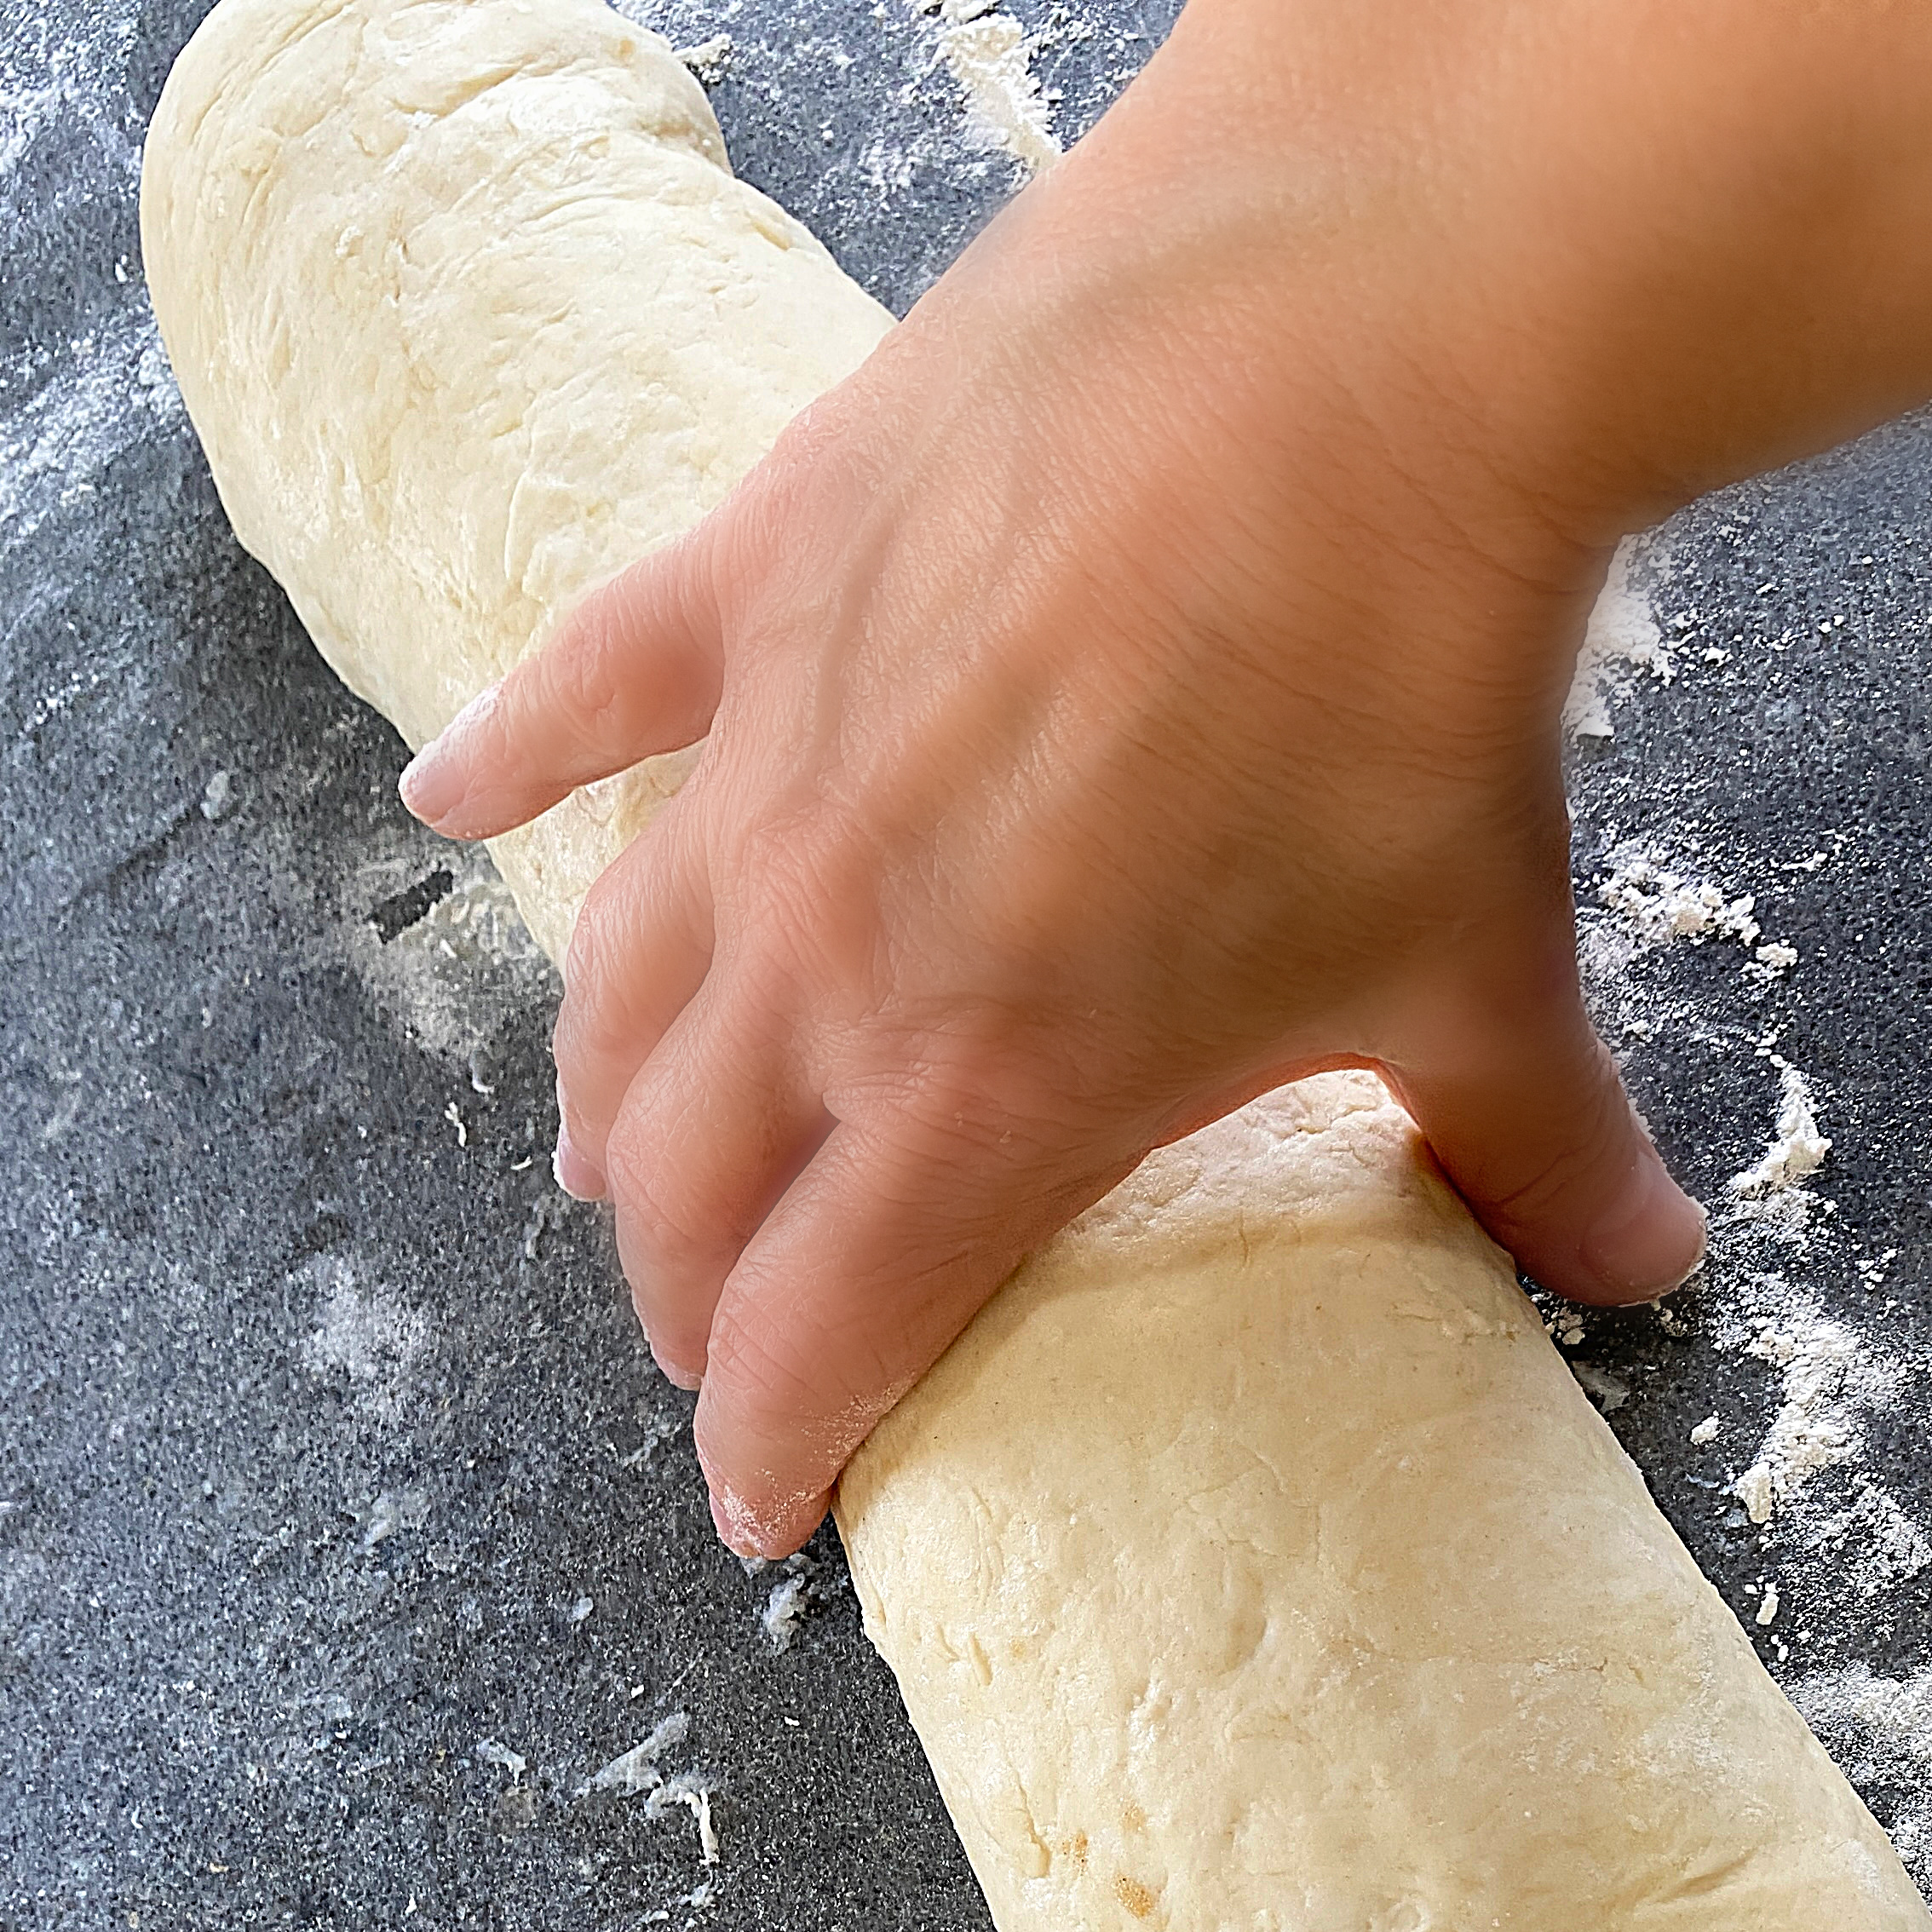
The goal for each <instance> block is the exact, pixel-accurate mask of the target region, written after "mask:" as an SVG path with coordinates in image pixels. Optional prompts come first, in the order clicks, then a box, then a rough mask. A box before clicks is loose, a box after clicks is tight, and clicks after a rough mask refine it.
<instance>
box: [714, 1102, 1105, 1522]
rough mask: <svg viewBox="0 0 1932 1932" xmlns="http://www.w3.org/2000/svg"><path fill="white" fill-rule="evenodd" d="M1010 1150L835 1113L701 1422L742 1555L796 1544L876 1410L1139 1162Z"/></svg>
mask: <svg viewBox="0 0 1932 1932" xmlns="http://www.w3.org/2000/svg"><path fill="white" fill-rule="evenodd" d="M994 1159H995V1162H996V1164H992V1165H988V1164H987V1154H986V1150H985V1149H984V1148H983V1147H981V1148H980V1149H979V1150H978V1151H977V1152H975V1149H974V1148H973V1147H967V1146H962V1145H960V1144H958V1143H957V1142H954V1143H952V1144H951V1145H948V1144H946V1143H945V1142H944V1141H941V1142H940V1143H938V1144H934V1143H932V1142H930V1141H929V1142H928V1144H927V1145H926V1146H925V1147H923V1148H921V1147H915V1146H912V1145H911V1144H906V1145H899V1146H892V1145H886V1144H883V1143H882V1142H881V1141H880V1140H879V1139H878V1138H877V1137H876V1136H874V1135H872V1134H870V1133H865V1132H861V1131H860V1130H856V1129H854V1128H853V1127H851V1126H849V1125H844V1124H842V1125H839V1126H837V1127H834V1128H833V1130H832V1131H831V1136H830V1137H829V1138H828V1139H827V1140H826V1141H825V1144H824V1145H823V1146H822V1147H820V1148H819V1152H818V1153H817V1155H816V1157H815V1158H814V1159H813V1161H812V1162H811V1164H810V1165H809V1166H808V1167H807V1168H806V1170H804V1172H803V1173H802V1175H801V1176H800V1177H799V1179H798V1180H797V1181H796V1182H795V1183H794V1185H793V1186H792V1187H791V1188H790V1189H789V1190H788V1191H787V1193H785V1198H784V1199H783V1200H781V1201H780V1202H779V1205H778V1206H777V1208H776V1209H775V1210H773V1213H772V1215H771V1216H770V1217H769V1218H768V1220H767V1221H766V1222H765V1224H764V1226H763V1227H762V1228H761V1229H760V1230H759V1232H758V1233H757V1234H756V1236H755V1237H754V1238H753V1239H752V1240H751V1242H750V1245H748V1246H747V1247H746V1249H745V1252H744V1254H743V1255H742V1256H740V1258H739V1263H738V1266H737V1268H735V1269H734V1270H733V1273H732V1274H731V1277H730V1279H728V1280H727V1283H726V1284H725V1288H724V1292H723V1294H722V1296H721V1297H720V1299H719V1302H718V1306H717V1310H716V1314H715V1315H714V1316H713V1318H712V1323H711V1332H710V1366H709V1369H708V1370H707V1371H706V1374H705V1377H704V1389H703V1392H702V1393H701V1394H700V1395H699V1400H698V1414H697V1420H696V1424H695V1429H696V1435H697V1442H698V1452H699V1459H700V1460H701V1461H702V1463H704V1471H705V1475H706V1478H707V1480H708V1481H710V1486H711V1496H712V1502H711V1514H712V1517H713V1520H714V1521H716V1524H717V1528H718V1533H719V1534H720V1535H721V1536H722V1538H724V1540H725V1541H726V1542H727V1544H730V1546H731V1547H732V1548H733V1550H737V1551H738V1552H739V1554H740V1555H762V1556H782V1555H787V1554H789V1553H790V1552H791V1551H792V1550H796V1549H797V1548H798V1547H799V1546H800V1544H802V1543H803V1542H804V1541H805V1539H806V1538H808V1536H810V1535H811V1533H812V1532H813V1530H814V1528H816V1527H817V1526H818V1524H819V1521H820V1520H821V1519H822V1518H823V1516H824V1515H825V1509H826V1505H827V1501H828V1498H829V1496H830V1493H831V1486H832V1483H833V1482H834V1481H835V1480H836V1479H837V1475H838V1473H839V1471H840V1470H841V1469H842V1468H843V1467H844V1466H845V1463H846V1461H847V1459H848V1458H849V1457H850V1455H851V1454H852V1452H853V1451H854V1449H856V1448H857V1447H858V1446H859V1445H860V1443H861V1442H862V1441H864V1440H865V1437H866V1436H867V1435H869V1434H870V1433H871V1429H872V1426H873V1424H874V1423H877V1421H878V1419H879V1417H881V1416H883V1414H884V1413H885V1412H886V1411H887V1410H888V1409H889V1408H891V1407H892V1406H893V1405H894V1403H895V1402H896V1401H897V1400H899V1398H900V1396H901V1395H903V1394H905V1393H906V1390H907V1389H910V1388H911V1386H912V1384H913V1383H915V1382H917V1380H918V1378H919V1377H920V1376H921V1375H923V1373H924V1372H925V1371H926V1370H927V1369H928V1368H929V1367H930V1366H932V1364H933V1363H934V1361H935V1360H938V1358H939V1356H940V1354H942V1353H943V1352H944V1350H945V1349H946V1346H947V1344H948V1343H951V1342H952V1339H953V1337H955V1336H956V1335H957V1334H958V1332H959V1331H960V1330H961V1329H963V1327H964V1326H965V1325H966V1324H967V1322H968V1321H969V1320H971V1318H972V1316H973V1315H974V1314H975V1312H976V1311H977V1309H978V1308H979V1307H980V1303H981V1302H984V1301H985V1300H986V1298H987V1297H988V1296H990V1295H991V1294H992V1292H993V1291H994V1290H995V1289H996V1288H997V1287H998V1285H999V1284H1000V1283H1001V1282H1002V1281H1003V1280H1004V1279H1005V1278H1006V1276H1007V1275H1008V1274H1010V1273H1011V1271H1012V1269H1013V1268H1014V1267H1015V1264H1016V1263H1017V1262H1018V1261H1019V1260H1020V1258H1021V1256H1022V1255H1023V1254H1024V1253H1025V1252H1026V1251H1027V1249H1029V1248H1030V1247H1032V1246H1033V1245H1035V1244H1036V1243H1037V1242H1038V1241H1039V1240H1041V1239H1044V1238H1045V1236H1046V1234H1047V1233H1049V1231H1050V1230H1051V1229H1052V1228H1056V1227H1058V1226H1060V1225H1061V1224H1062V1223H1063V1222H1066V1221H1067V1220H1070V1219H1071V1218H1072V1216H1074V1215H1075V1214H1077V1213H1078V1212H1079V1211H1080V1210H1081V1209H1082V1208H1084V1207H1086V1206H1088V1205H1090V1204H1091V1203H1092V1202H1094V1201H1095V1200H1097V1199H1100V1197H1101V1195H1102V1194H1103V1193H1106V1192H1107V1189H1108V1188H1109V1187H1112V1186H1113V1184H1114V1183H1115V1182H1116V1181H1118V1179H1119V1178H1120V1177H1121V1176H1122V1175H1124V1173H1125V1172H1126V1171H1127V1170H1128V1169H1129V1168H1130V1167H1131V1166H1132V1164H1133V1163H1132V1162H1131V1161H1130V1160H1129V1161H1123V1162H1122V1163H1121V1164H1119V1165H1118V1167H1117V1168H1116V1169H1114V1170H1112V1171H1109V1172H1106V1173H1101V1174H1098V1175H1095V1176H1091V1177H1090V1178H1088V1179H1086V1180H1084V1181H1083V1182H1078V1183H1068V1184H1064V1185H1056V1186H1043V1185H1042V1184H1041V1182H1040V1181H1039V1179H1038V1176H1029V1175H1027V1174H1026V1172H1024V1171H1023V1170H1021V1169H1019V1168H1017V1167H1016V1166H1015V1165H1013V1164H998V1161H997V1156H996V1157H994Z"/></svg>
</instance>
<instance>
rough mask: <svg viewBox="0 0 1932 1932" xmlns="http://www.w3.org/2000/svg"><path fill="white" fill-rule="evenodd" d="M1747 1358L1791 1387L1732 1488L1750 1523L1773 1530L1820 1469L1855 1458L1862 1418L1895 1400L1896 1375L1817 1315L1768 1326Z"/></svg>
mask: <svg viewBox="0 0 1932 1932" xmlns="http://www.w3.org/2000/svg"><path fill="white" fill-rule="evenodd" d="M1747 1352H1748V1353H1749V1354H1753V1355H1755V1356H1757V1359H1758V1360H1760V1361H1763V1362H1769V1363H1771V1364H1772V1365H1773V1366H1774V1367H1775V1368H1776V1369H1777V1370H1778V1371H1779V1374H1780V1377H1781V1379H1782V1382H1783V1385H1784V1400H1783V1402H1782V1404H1781V1406H1780V1408H1779V1410H1778V1412H1777V1414H1776V1415H1775V1416H1774V1417H1773V1418H1772V1421H1771V1427H1770V1429H1769V1430H1768V1432H1767V1434H1766V1435H1765V1437H1764V1440H1763V1441H1762V1443H1761V1444H1760V1445H1759V1446H1758V1451H1757V1458H1756V1459H1755V1460H1754V1461H1753V1462H1752V1463H1751V1467H1750V1468H1749V1469H1746V1470H1745V1472H1744V1474H1743V1475H1740V1476H1739V1478H1738V1480H1737V1481H1736V1483H1735V1484H1734V1486H1733V1487H1734V1492H1735V1494H1736V1496H1737V1498H1738V1500H1739V1502H1740V1503H1742V1504H1744V1506H1745V1513H1746V1514H1747V1515H1749V1516H1750V1518H1751V1521H1753V1522H1754V1523H1768V1522H1769V1521H1770V1520H1771V1519H1772V1517H1773V1516H1774V1515H1776V1514H1777V1513H1778V1511H1779V1510H1780V1509H1784V1508H1785V1507H1787V1506H1788V1505H1789V1504H1791V1502H1792V1501H1793V1500H1794V1499H1795V1498H1797V1495H1798V1494H1799V1492H1801V1491H1802V1490H1803V1488H1804V1486H1805V1485H1806V1484H1807V1483H1808V1482H1809V1481H1810V1480H1811V1479H1812V1477H1813V1476H1814V1475H1817V1473H1818V1472H1819V1471H1820V1469H1829V1468H1831V1466H1832V1464H1834V1463H1844V1462H1849V1460H1850V1459H1851V1458H1852V1457H1853V1456H1854V1454H1855V1453H1856V1452H1857V1451H1858V1449H1859V1447H1860V1442H1861V1440H1862V1435H1861V1430H1860V1419H1861V1417H1862V1416H1863V1415H1864V1413H1865V1412H1867V1411H1868V1410H1870V1409H1871V1408H1872V1407H1874V1406H1877V1405H1878V1404H1879V1403H1881V1402H1882V1401H1883V1400H1884V1399H1885V1398H1886V1397H1887V1396H1888V1395H1889V1394H1890V1393H1891V1390H1892V1389H1893V1388H1894V1387H1895V1384H1896V1381H1897V1374H1896V1371H1895V1370H1889V1369H1888V1367H1887V1366H1885V1365H1883V1364H1881V1363H1879V1362H1878V1361H1877V1360H1875V1359H1874V1357H1873V1356H1872V1353H1871V1351H1870V1350H1869V1349H1867V1348H1866V1347H1865V1346H1864V1345H1863V1344H1862V1343H1860V1341H1859V1339H1858V1338H1857V1337H1855V1336H1854V1334H1853V1333H1852V1332H1851V1331H1850V1330H1849V1329H1848V1328H1846V1327H1845V1326H1844V1325H1843V1324H1842V1323H1839V1322H1836V1321H1832V1320H1830V1319H1829V1318H1827V1317H1826V1316H1824V1315H1820V1314H1816V1313H1815V1312H1812V1311H1801V1310H1794V1311H1793V1312H1791V1314H1787V1315H1785V1317H1783V1318H1782V1319H1781V1320H1775V1321H1766V1322H1764V1323H1762V1325H1761V1326H1760V1327H1759V1330H1758V1332H1757V1336H1756V1337H1755V1338H1754V1339H1753V1340H1752V1341H1751V1343H1750V1344H1749V1345H1748V1349H1747Z"/></svg>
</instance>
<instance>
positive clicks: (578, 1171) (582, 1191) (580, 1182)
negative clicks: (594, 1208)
mask: <svg viewBox="0 0 1932 1932" xmlns="http://www.w3.org/2000/svg"><path fill="white" fill-rule="evenodd" d="M550 1171H551V1173H553V1174H554V1175H555V1176H556V1179H557V1185H558V1186H559V1187H561V1188H562V1189H563V1191H564V1192H565V1193H566V1194H568V1195H569V1196H570V1198H571V1199H572V1200H576V1201H601V1200H602V1199H603V1198H604V1177H603V1176H602V1175H601V1174H600V1173H599V1172H598V1171H597V1170H596V1169H595V1167H594V1166H593V1165H592V1164H590V1162H589V1161H588V1160H586V1159H584V1156H583V1155H582V1154H580V1153H578V1151H577V1148H576V1146H575V1144H574V1143H573V1142H572V1140H571V1137H570V1130H569V1128H567V1127H564V1126H559V1128H558V1129H557V1151H556V1153H555V1154H554V1155H553V1156H552V1157H551V1159H550Z"/></svg>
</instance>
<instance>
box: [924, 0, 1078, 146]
mask: <svg viewBox="0 0 1932 1932" xmlns="http://www.w3.org/2000/svg"><path fill="white" fill-rule="evenodd" d="M914 3H915V4H916V5H917V8H918V9H919V11H920V12H921V13H923V14H937V15H938V16H939V37H940V57H941V58H942V59H943V60H945V62H946V69H947V72H950V73H951V74H952V78H953V79H954V80H955V81H957V83H959V87H960V90H961V91H962V92H963V94H964V95H965V96H966V133H967V136H968V138H969V140H971V141H975V142H976V143H977V144H978V145H980V146H981V147H992V148H998V149H1001V150H1003V152H1006V153H1008V154H1010V155H1011V156H1012V157H1013V158H1014V159H1015V161H1017V162H1019V163H1020V164H1021V166H1022V167H1023V168H1025V169H1026V171H1027V172H1028V173H1029V174H1037V173H1038V171H1039V170H1041V169H1042V168H1044V167H1046V166H1048V165H1049V164H1050V163H1052V162H1053V161H1055V160H1056V159H1057V158H1059V155H1060V152H1061V148H1060V141H1059V139H1058V137H1057V136H1056V135H1055V133H1054V131H1053V122H1052V118H1051V115H1050V112H1049V108H1048V104H1047V101H1046V98H1045V96H1044V95H1043V94H1042V93H1041V91H1040V83H1039V81H1038V78H1036V77H1035V75H1034V73H1033V71H1032V55H1033V49H1034V44H1035V43H1034V42H1032V40H1030V39H1029V38H1028V37H1027V35H1026V29H1025V28H1024V27H1023V26H1021V24H1020V22H1019V21H1018V20H1015V19H1014V18H1013V16H1012V15H1011V14H1003V13H1001V12H1000V11H998V7H999V0H914Z"/></svg>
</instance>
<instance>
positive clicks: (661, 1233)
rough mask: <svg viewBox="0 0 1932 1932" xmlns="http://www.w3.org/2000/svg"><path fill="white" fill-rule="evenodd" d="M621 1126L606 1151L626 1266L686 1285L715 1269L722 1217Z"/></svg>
mask: <svg viewBox="0 0 1932 1932" xmlns="http://www.w3.org/2000/svg"><path fill="white" fill-rule="evenodd" d="M641 1139H642V1136H641V1135H640V1134H639V1132H638V1131H637V1130H636V1128H635V1125H633V1124H629V1123H620V1124H619V1126H618V1128H617V1129H615V1130H612V1135H611V1137H610V1140H609V1142H608V1144H607V1147H606V1150H605V1173H606V1178H607V1182H608V1185H609V1187H610V1192H611V1199H612V1201H613V1202H614V1203H615V1204H616V1206H617V1211H618V1216H619V1218H620V1220H621V1221H622V1222H623V1225H624V1246H625V1256H626V1264H627V1266H628V1265H629V1263H630V1260H631V1258H632V1257H633V1256H635V1261H636V1263H637V1266H638V1268H639V1271H640V1272H641V1273H643V1274H647V1275H648V1276H651V1277H653V1278H656V1279H663V1280H666V1281H675V1282H679V1283H683V1282H688V1281H690V1280H692V1279H694V1278H697V1277H699V1276H702V1275H704V1274H707V1273H709V1272H710V1270H712V1269H713V1268H715V1267H716V1262H717V1258H718V1254H719V1250H720V1245H721V1243H720V1229H721V1227H722V1216H721V1215H719V1214H717V1213H716V1212H715V1211H713V1210H712V1209H711V1208H710V1205H708V1204H707V1203H706V1202H704V1200H703V1199H701V1198H700V1197H699V1195H698V1193H696V1192H695V1191H694V1190H693V1188H692V1187H690V1186H689V1185H688V1184H687V1182H685V1181H684V1180H683V1178H682V1177H681V1175H680V1173H679V1172H678V1170H677V1168H676V1164H675V1163H673V1162H670V1161H668V1160H666V1159H664V1157H663V1155H662V1153H658V1154H657V1155H656V1157H655V1158H653V1152H652V1150H651V1149H650V1148H648V1147H644V1146H641V1145H640V1141H641Z"/></svg>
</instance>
